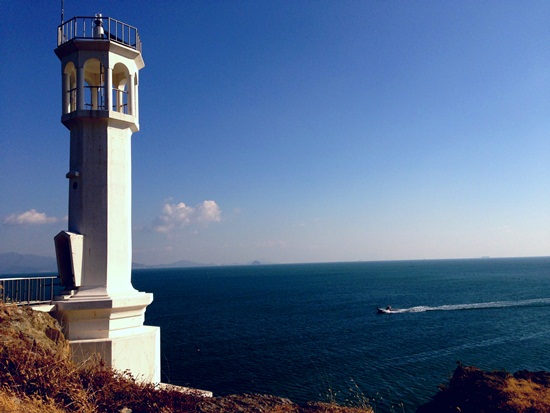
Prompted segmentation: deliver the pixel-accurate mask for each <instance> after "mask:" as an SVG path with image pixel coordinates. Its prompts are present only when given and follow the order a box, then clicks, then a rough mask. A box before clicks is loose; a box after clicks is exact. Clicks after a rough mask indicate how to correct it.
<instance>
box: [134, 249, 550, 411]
mask: <svg viewBox="0 0 550 413" xmlns="http://www.w3.org/2000/svg"><path fill="white" fill-rule="evenodd" d="M132 280H133V285H134V287H135V288H137V289H139V290H140V291H147V292H152V293H154V301H153V303H152V304H151V305H150V306H149V307H148V308H147V312H146V324H148V325H155V326H160V327H161V353H162V356H161V357H162V381H163V382H166V383H172V384H176V385H182V386H189V387H193V388H198V389H204V390H210V391H213V392H214V394H215V395H227V394H235V393H259V394H272V395H276V396H281V397H286V398H289V399H291V400H292V401H294V402H298V403H304V402H306V401H313V400H317V401H336V402H339V403H342V404H351V405H353V404H355V405H357V404H361V403H364V402H368V403H369V404H370V405H371V406H373V407H374V408H375V410H376V412H377V413H381V412H414V411H415V410H416V408H417V407H418V406H420V405H421V404H423V403H426V402H427V401H429V400H430V398H431V397H433V396H434V395H435V394H436V393H437V391H438V385H440V384H445V383H448V381H449V378H450V377H451V375H452V373H453V371H454V369H455V368H456V366H457V363H458V362H460V363H462V364H464V365H473V366H477V367H479V368H482V369H485V370H507V371H510V372H515V371H519V370H531V371H539V370H547V371H550V257H542V258H502V259H493V258H484V259H461V260H421V261H385V262H343V263H320V264H292V265H248V266H221V267H197V268H178V269H139V270H134V271H133V276H132ZM387 305H391V306H392V307H393V308H394V309H395V312H394V313H392V314H377V312H376V309H377V307H386V306H387Z"/></svg>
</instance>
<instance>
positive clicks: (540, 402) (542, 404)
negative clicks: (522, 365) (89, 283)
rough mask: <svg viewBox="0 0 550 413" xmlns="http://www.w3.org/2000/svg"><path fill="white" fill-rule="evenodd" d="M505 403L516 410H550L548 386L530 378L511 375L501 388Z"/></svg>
mask: <svg viewBox="0 0 550 413" xmlns="http://www.w3.org/2000/svg"><path fill="white" fill-rule="evenodd" d="M503 391H504V392H506V393H507V394H508V396H509V399H508V400H507V402H506V404H507V405H508V406H509V407H510V408H511V409H512V410H513V411H516V412H550V388H548V387H545V386H543V385H541V384H539V383H535V382H532V381H530V380H523V379H517V378H515V377H511V378H509V379H508V380H507V381H506V387H504V389H503Z"/></svg>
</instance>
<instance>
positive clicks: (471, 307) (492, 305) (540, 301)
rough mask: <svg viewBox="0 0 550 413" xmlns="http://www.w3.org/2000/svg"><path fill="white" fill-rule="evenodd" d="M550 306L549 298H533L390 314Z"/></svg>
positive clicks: (445, 306) (394, 311)
mask: <svg viewBox="0 0 550 413" xmlns="http://www.w3.org/2000/svg"><path fill="white" fill-rule="evenodd" d="M541 304H550V298H535V299H531V300H518V301H492V302H488V303H472V304H449V305H440V306H437V307H428V306H418V307H411V308H400V309H395V310H392V313H423V312H426V311H456V310H476V309H484V308H505V307H526V306H531V305H541Z"/></svg>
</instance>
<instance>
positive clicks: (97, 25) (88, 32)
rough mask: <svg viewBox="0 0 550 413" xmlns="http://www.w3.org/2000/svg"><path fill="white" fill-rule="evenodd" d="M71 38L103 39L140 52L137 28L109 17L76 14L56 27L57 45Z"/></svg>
mask: <svg viewBox="0 0 550 413" xmlns="http://www.w3.org/2000/svg"><path fill="white" fill-rule="evenodd" d="M73 39H105V40H111V41H114V42H117V43H121V44H123V45H125V46H128V47H131V48H132V49H136V50H137V51H139V52H141V40H140V38H139V34H138V30H137V29H136V28H135V27H133V26H130V25H129V24H126V23H123V22H121V21H118V20H115V19H112V18H110V17H102V16H100V15H97V16H93V17H92V16H77V17H73V18H72V19H71V20H68V21H66V22H65V23H62V24H60V25H59V27H58V28H57V45H58V46H61V45H62V44H63V43H66V42H68V41H69V40H73Z"/></svg>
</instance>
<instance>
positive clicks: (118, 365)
mask: <svg viewBox="0 0 550 413" xmlns="http://www.w3.org/2000/svg"><path fill="white" fill-rule="evenodd" d="M125 333H126V334H127V335H126V336H120V337H113V338H105V339H90V340H69V343H70V346H71V352H72V355H73V360H74V361H75V362H76V363H86V362H87V361H89V360H94V358H95V357H97V356H99V357H101V359H102V360H104V361H105V364H106V365H107V366H108V367H112V368H113V369H115V370H119V371H126V370H129V371H130V373H132V375H133V376H134V377H135V378H136V379H137V380H138V381H141V382H150V383H160V327H152V326H142V327H140V328H136V329H130V330H129V331H125Z"/></svg>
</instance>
